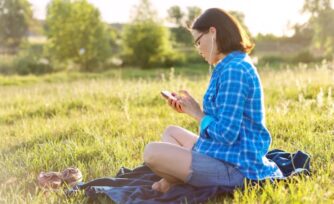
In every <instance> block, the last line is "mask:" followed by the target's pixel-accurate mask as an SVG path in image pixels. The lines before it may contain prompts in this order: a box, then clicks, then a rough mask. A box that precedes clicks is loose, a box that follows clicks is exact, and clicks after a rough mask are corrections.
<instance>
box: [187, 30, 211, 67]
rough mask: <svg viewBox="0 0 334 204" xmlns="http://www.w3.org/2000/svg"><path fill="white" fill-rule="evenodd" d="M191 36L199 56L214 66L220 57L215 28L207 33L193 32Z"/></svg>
mask: <svg viewBox="0 0 334 204" xmlns="http://www.w3.org/2000/svg"><path fill="white" fill-rule="evenodd" d="M191 34H192V36H193V38H194V43H195V47H196V48H197V50H198V52H199V54H200V55H201V56H202V57H203V58H204V59H205V61H207V62H208V63H209V64H214V63H215V62H216V58H217V55H218V49H217V43H216V30H215V29H214V28H210V29H209V31H207V32H200V31H197V30H192V31H191Z"/></svg>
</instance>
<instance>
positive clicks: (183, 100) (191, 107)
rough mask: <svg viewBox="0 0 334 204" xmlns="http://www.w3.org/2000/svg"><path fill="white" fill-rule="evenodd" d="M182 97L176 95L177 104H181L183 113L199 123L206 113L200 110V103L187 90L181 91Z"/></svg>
mask: <svg viewBox="0 0 334 204" xmlns="http://www.w3.org/2000/svg"><path fill="white" fill-rule="evenodd" d="M179 92H180V93H181V96H178V95H176V96H175V97H176V98H177V101H176V102H177V103H178V104H180V109H179V110H181V111H182V112H183V113H186V114H188V115H190V116H192V117H193V118H195V119H196V120H197V121H198V122H200V121H201V119H202V118H203V117H204V113H203V111H202V110H201V108H200V105H199V104H198V102H197V101H196V100H195V99H194V98H193V97H192V96H191V95H190V94H189V93H188V91H186V90H181V91H179Z"/></svg>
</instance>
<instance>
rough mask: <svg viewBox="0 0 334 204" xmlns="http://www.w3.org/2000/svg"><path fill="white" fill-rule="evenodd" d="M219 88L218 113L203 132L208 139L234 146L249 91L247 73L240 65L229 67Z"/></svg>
mask: <svg viewBox="0 0 334 204" xmlns="http://www.w3.org/2000/svg"><path fill="white" fill-rule="evenodd" d="M218 87H219V88H218V93H217V96H216V97H217V98H216V108H217V110H218V113H217V115H216V117H215V119H214V120H212V121H211V122H210V124H209V125H207V127H206V128H205V129H203V130H202V131H203V133H204V134H203V135H204V137H206V138H211V139H213V140H215V141H218V142H222V143H225V144H227V145H232V144H233V143H234V142H235V141H236V140H237V138H238V135H239V131H240V126H241V122H242V117H243V111H244V104H245V99H246V94H247V93H248V89H249V82H248V79H247V73H246V72H245V71H244V70H243V69H242V68H241V67H240V64H238V65H236V66H235V67H227V68H225V69H224V70H223V71H222V73H221V75H220V76H219V78H218ZM201 135H202V134H201Z"/></svg>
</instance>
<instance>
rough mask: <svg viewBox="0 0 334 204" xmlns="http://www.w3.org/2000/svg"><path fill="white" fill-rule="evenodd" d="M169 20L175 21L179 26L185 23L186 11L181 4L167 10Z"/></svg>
mask: <svg viewBox="0 0 334 204" xmlns="http://www.w3.org/2000/svg"><path fill="white" fill-rule="evenodd" d="M167 13H168V17H169V20H170V21H171V22H173V23H175V24H176V25H177V26H178V27H181V26H182V24H183V17H184V13H183V12H182V11H181V8H180V7H179V6H172V7H170V8H169V9H168V10H167Z"/></svg>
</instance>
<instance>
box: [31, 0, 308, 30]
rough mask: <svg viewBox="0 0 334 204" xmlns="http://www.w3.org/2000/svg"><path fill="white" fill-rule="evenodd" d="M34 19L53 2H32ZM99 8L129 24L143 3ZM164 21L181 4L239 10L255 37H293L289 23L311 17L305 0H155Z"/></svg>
mask: <svg viewBox="0 0 334 204" xmlns="http://www.w3.org/2000/svg"><path fill="white" fill-rule="evenodd" d="M28 1H29V2H30V3H31V4H32V6H33V11H34V16H35V17H36V18H39V19H44V18H45V13H46V5H47V4H48V3H49V2H50V0H28ZM88 1H89V2H90V3H92V4H93V5H95V6H96V7H97V8H99V10H100V12H101V15H102V19H103V20H104V21H106V22H108V23H115V22H119V23H123V22H128V21H129V18H130V12H131V9H132V8H133V6H134V5H136V4H138V3H139V0H123V1H122V0H88ZM151 3H152V5H153V7H154V8H155V9H156V10H157V11H158V15H159V17H160V18H165V17H166V16H167V9H168V8H170V7H171V6H174V5H178V6H180V7H181V8H182V9H183V11H186V8H187V7H188V6H198V7H200V8H201V9H202V10H205V9H207V8H211V7H218V8H222V9H224V10H227V11H229V10H235V11H240V12H242V13H244V15H245V24H246V25H247V26H248V28H249V30H250V31H251V33H252V34H257V33H263V34H265V33H273V34H275V35H291V34H292V33H291V30H289V29H288V27H289V24H290V25H292V24H294V23H297V22H299V23H301V22H305V21H306V20H307V16H305V15H302V14H301V13H300V11H301V9H302V7H303V3H304V0H207V1H205V0H151Z"/></svg>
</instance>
